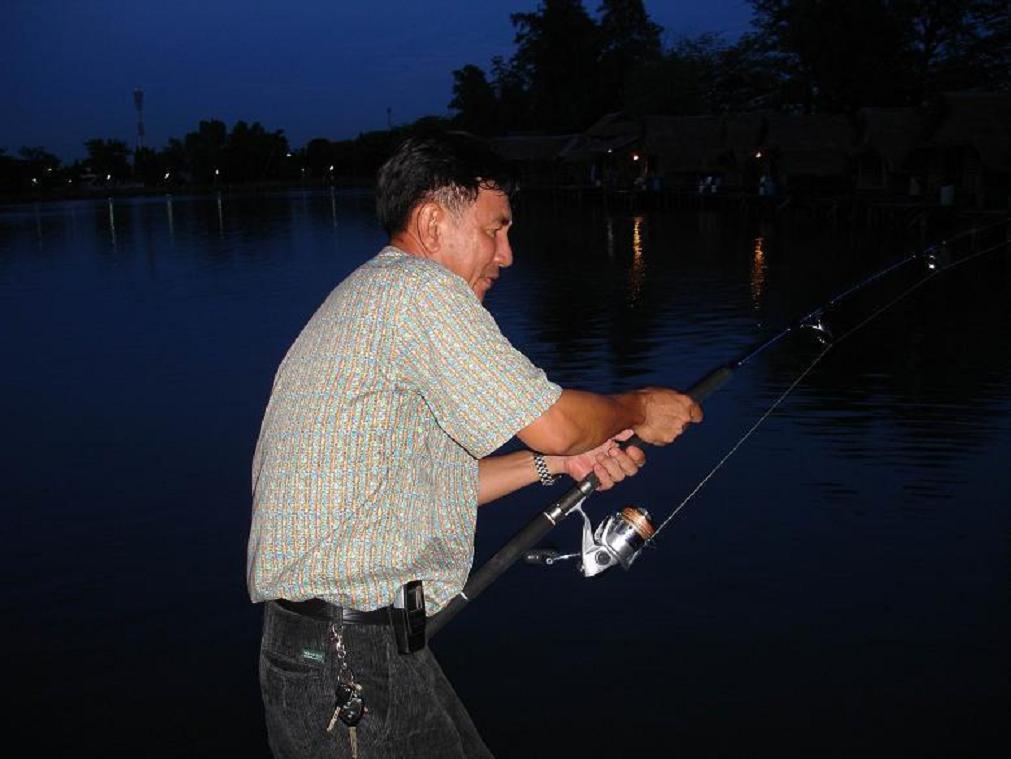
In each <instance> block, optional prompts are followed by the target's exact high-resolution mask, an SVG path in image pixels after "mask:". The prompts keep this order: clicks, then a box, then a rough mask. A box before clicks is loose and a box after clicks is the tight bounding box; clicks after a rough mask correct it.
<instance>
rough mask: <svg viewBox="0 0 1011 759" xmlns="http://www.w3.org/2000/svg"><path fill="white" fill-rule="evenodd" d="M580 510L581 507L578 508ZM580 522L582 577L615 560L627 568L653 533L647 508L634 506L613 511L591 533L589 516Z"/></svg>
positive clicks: (601, 569) (591, 575) (602, 568)
mask: <svg viewBox="0 0 1011 759" xmlns="http://www.w3.org/2000/svg"><path fill="white" fill-rule="evenodd" d="M580 513H582V509H580ZM583 519H584V520H586V521H585V523H584V525H583V552H582V554H583V556H582V558H583V564H582V567H581V568H580V569H581V571H582V573H583V576H584V577H593V576H594V575H597V574H600V573H601V572H603V571H604V570H605V569H609V568H610V567H612V566H614V565H615V564H620V565H621V567H622V569H625V570H627V569H629V567H631V566H632V562H634V561H635V559H636V557H637V556H638V555H639V552H640V551H641V550H642V549H643V546H645V545H646V542H647V541H648V540H649V539H650V538H651V537H653V532H654V530H653V525H652V524H651V523H650V521H649V512H648V511H646V509H640V508H638V507H637V506H626V507H625V508H623V509H622V510H621V511H619V512H618V513H617V514H612V515H611V516H609V517H608V518H607V519H605V520H604V521H603V522H601V523H600V524H599V525H597V529H596V530H595V531H594V532H593V533H592V535H591V534H590V520H589V519H587V517H586V515H585V514H583Z"/></svg>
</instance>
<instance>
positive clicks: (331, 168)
mask: <svg viewBox="0 0 1011 759" xmlns="http://www.w3.org/2000/svg"><path fill="white" fill-rule="evenodd" d="M330 171H333V164H332V163H331V164H330Z"/></svg>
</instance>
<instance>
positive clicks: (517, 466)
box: [477, 430, 646, 506]
mask: <svg viewBox="0 0 1011 759" xmlns="http://www.w3.org/2000/svg"><path fill="white" fill-rule="evenodd" d="M631 434H632V431H631V430H626V431H625V433H623V434H621V435H619V436H618V439H624V438H627V437H629V436H631ZM645 461H646V456H645V454H644V453H643V452H642V451H640V450H639V449H638V448H634V447H632V448H628V449H627V450H624V451H623V450H621V448H619V447H618V444H617V442H616V441H615V440H613V439H609V440H607V441H605V442H604V443H603V444H602V445H599V446H597V447H596V448H595V449H593V450H590V451H587V452H586V453H583V454H580V455H578V456H545V457H544V463H545V464H546V465H547V467H548V473H549V474H566V475H568V476H569V477H571V478H572V479H574V480H581V479H582V478H583V477H585V476H586V475H587V474H589V473H590V472H594V473H595V474H596V475H597V479H598V481H599V485H598V486H597V489H598V490H607V489H609V488H611V487H613V486H614V484H615V483H616V482H621V481H622V480H623V479H625V478H626V477H631V476H632V475H634V474H635V473H636V472H638V471H639V467H640V466H642V465H643V463H644V462H645ZM537 480H538V477H537V470H536V468H535V467H534V454H533V452H532V451H517V452H515V453H506V454H503V455H502V456H488V457H486V458H483V459H481V460H480V461H479V462H478V496H477V502H478V505H482V506H483V505H484V504H486V503H488V502H490V501H494V500H495V499H497V498H501V497H502V496H504V495H508V494H509V493H511V492H513V491H514V490H519V489H520V488H522V487H525V486H526V485H531V484H533V483H535V482H537Z"/></svg>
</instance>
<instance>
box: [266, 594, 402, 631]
mask: <svg viewBox="0 0 1011 759" xmlns="http://www.w3.org/2000/svg"><path fill="white" fill-rule="evenodd" d="M274 603H276V604H277V605H278V606H280V607H281V608H282V609H284V610H286V611H290V612H293V613H295V614H299V615H301V616H303V617H309V618H310V619H316V620H319V621H320V622H343V623H344V624H345V625H388V624H390V610H389V609H387V608H385V607H384V608H382V609H375V610H373V611H356V610H354V609H345V608H343V607H341V606H337V605H335V604H332V603H329V602H327V601H324V600H322V599H320V598H310V599H309V600H308V601H288V600H287V599H284V598H279V599H277V600H276V601H275V602H274Z"/></svg>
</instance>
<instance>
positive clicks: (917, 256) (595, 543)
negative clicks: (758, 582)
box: [427, 219, 1011, 637]
mask: <svg viewBox="0 0 1011 759" xmlns="http://www.w3.org/2000/svg"><path fill="white" fill-rule="evenodd" d="M1009 222H1011V219H1003V220H1001V221H1000V222H995V223H994V224H992V225H989V226H987V227H983V228H981V229H972V230H966V231H965V232H962V233H959V234H957V235H955V236H954V237H951V238H948V239H947V240H945V241H943V242H941V243H939V244H938V245H935V246H931V247H929V248H927V249H925V250H923V251H920V252H918V253H914V254H912V255H909V256H906V257H904V258H902V259H900V260H898V261H894V262H892V263H891V264H889V265H887V266H886V267H884V268H883V269H882V270H881V271H878V272H875V273H874V274H872V275H870V276H868V277H866V278H864V279H863V280H861V281H860V282H858V283H857V284H855V285H852V286H850V287H849V288H847V289H846V290H845V291H843V292H841V293H839V294H837V295H836V296H835V297H833V298H832V299H830V300H829V301H827V302H826V303H825V304H824V305H822V306H820V307H819V308H816V309H815V310H814V311H811V312H810V313H809V314H807V315H806V316H804V317H802V318H801V319H798V320H796V321H794V322H792V323H791V324H790V325H789V326H787V327H786V328H784V329H783V330H781V331H780V332H778V333H776V334H775V335H773V336H772V337H770V338H768V339H766V340H765V341H764V342H763V343H761V345H758V346H757V347H754V348H751V349H749V350H748V351H747V352H745V353H744V354H743V355H741V356H739V357H737V358H735V359H733V360H731V361H730V362H728V363H726V364H723V365H721V366H718V367H716V368H715V369H713V370H712V371H710V372H709V373H708V374H706V375H705V376H704V377H703V378H702V379H700V380H699V381H698V382H696V383H695V384H694V385H692V386H691V387H690V388H689V389H688V390H687V391H685V392H686V394H687V395H688V396H690V397H691V398H692V399H693V400H695V401H696V402H698V403H701V402H702V401H704V400H705V399H706V398H708V397H709V396H710V395H712V394H713V393H714V392H716V391H717V390H718V389H719V388H721V387H722V386H723V385H724V384H726V382H728V381H729V380H730V379H731V377H732V376H733V375H734V372H735V371H736V370H737V369H739V368H740V367H741V366H742V365H744V364H745V363H746V362H748V361H750V360H751V359H753V358H754V357H755V356H757V355H758V354H759V353H761V352H762V351H764V350H766V349H767V348H769V347H770V346H772V345H774V344H776V343H777V342H779V341H780V340H781V339H783V338H784V337H785V336H786V335H787V334H789V333H791V332H794V331H798V330H803V329H809V330H811V331H812V332H814V334H815V336H816V337H817V338H818V340H819V341H820V342H821V346H822V347H821V350H820V351H819V353H818V355H817V356H815V357H814V359H813V360H812V361H811V362H810V363H809V364H808V365H807V366H806V367H805V368H804V370H803V371H802V372H801V373H800V374H799V375H798V376H797V378H796V379H794V380H793V382H792V383H791V384H790V386H789V387H787V388H786V390H784V391H783V392H782V393H781V394H780V395H779V397H778V398H776V400H775V401H774V402H773V403H772V404H771V405H770V406H769V408H767V409H766V410H765V411H764V412H763V413H762V415H761V416H760V417H759V418H758V420H757V421H756V422H755V423H754V424H752V425H751V427H750V428H749V429H748V430H747V431H746V432H745V433H744V434H743V435H742V436H741V437H740V439H738V440H737V442H736V443H734V445H733V446H732V447H731V448H730V449H729V450H728V451H727V453H726V454H724V455H723V457H722V458H721V459H720V461H719V462H718V463H717V464H716V466H714V467H713V468H712V470H710V472H709V473H708V474H707V475H706V476H705V477H703V478H702V480H701V481H700V482H699V483H698V484H697V485H696V486H695V487H694V488H693V489H692V491H691V492H690V493H689V494H688V495H687V496H686V497H685V499H684V500H683V501H681V503H680V504H678V506H677V507H676V508H675V509H674V510H673V511H672V512H671V513H670V514H669V515H668V516H667V518H666V519H665V520H664V521H663V522H662V523H661V525H660V527H659V528H658V529H656V530H652V529H650V522H649V514H648V512H646V511H645V510H643V509H638V508H635V507H627V508H625V509H623V510H622V511H621V512H619V513H617V514H612V515H611V516H609V517H608V518H607V519H605V520H604V521H603V522H601V523H600V524H599V525H598V526H597V528H596V529H594V528H593V526H592V524H591V523H590V519H589V517H588V516H587V515H586V513H585V512H584V511H583V509H582V508H581V506H582V504H583V502H584V501H585V500H586V499H587V498H588V497H589V496H590V495H592V494H593V493H594V491H596V489H597V485H598V484H599V482H598V480H597V476H596V475H595V474H593V473H590V474H588V475H587V476H586V477H584V478H583V479H582V480H580V481H579V482H578V483H577V484H576V485H575V486H573V487H572V488H570V489H569V490H568V491H566V492H565V493H564V494H563V495H562V496H561V497H560V498H558V499H557V500H556V501H554V503H552V504H551V505H550V506H549V507H548V508H547V509H545V510H544V511H542V512H540V513H539V514H537V515H536V516H534V517H533V519H531V520H530V521H529V522H527V523H526V524H525V525H524V526H523V527H522V528H521V529H520V530H519V532H517V533H516V534H515V535H514V536H513V537H512V538H511V539H510V540H509V541H507V542H506V543H505V545H503V546H502V547H501V548H500V549H499V550H498V551H496V552H495V554H494V555H493V556H492V557H491V558H490V559H488V560H487V561H486V562H485V563H484V564H483V565H482V566H481V567H480V568H478V569H477V570H475V571H474V572H473V573H472V574H471V575H470V577H469V578H468V580H467V583H466V585H464V587H463V590H461V591H460V592H459V593H457V595H456V596H454V597H453V598H452V599H450V600H449V601H448V602H447V603H446V605H445V606H444V607H443V609H442V610H441V611H440V612H439V613H438V614H436V615H434V616H433V617H431V618H430V619H429V622H428V631H427V635H428V636H429V637H431V636H432V635H435V634H436V633H437V632H438V631H439V630H441V629H442V628H443V627H444V626H445V625H446V624H447V623H448V622H449V621H450V620H452V619H453V618H455V617H456V615H457V614H458V613H459V612H460V611H461V610H462V609H464V608H465V607H466V606H467V605H469V604H470V603H471V601H473V600H474V599H475V598H477V597H478V596H479V595H480V594H481V593H483V592H484V590H485V589H486V588H487V587H488V586H489V585H491V584H492V583H493V582H495V581H496V580H497V579H498V578H499V577H500V576H501V575H502V573H503V572H505V571H506V570H507V569H508V568H509V567H510V566H512V565H513V564H514V563H515V562H516V561H518V560H519V559H520V558H521V557H523V558H524V559H525V560H526V561H527V562H529V563H535V564H543V565H549V564H553V563H554V562H555V561H561V560H563V559H569V558H574V557H579V558H580V559H581V561H580V571H581V573H582V574H583V576H584V577H593V576H595V575H597V574H600V573H601V572H603V571H605V570H607V569H608V568H609V567H612V566H621V567H623V568H624V569H626V570H627V569H629V568H630V567H631V565H632V562H634V561H635V559H636V557H637V556H638V555H639V553H640V551H641V549H642V548H645V547H646V546H647V545H649V544H650V543H651V542H652V541H653V540H654V539H655V538H656V536H657V535H658V534H659V533H660V531H661V530H663V529H664V528H665V527H666V526H667V525H668V524H669V523H670V522H671V520H672V519H673V518H674V517H675V516H676V515H677V513H678V512H679V511H681V509H682V508H684V507H685V505H687V504H688V503H689V502H690V501H691V500H692V499H693V498H694V497H695V496H696V495H697V494H698V493H699V491H701V490H702V488H703V487H704V486H705V484H706V483H707V482H708V481H709V480H710V479H712V477H713V476H714V475H715V474H716V473H717V472H718V471H719V470H720V469H721V468H722V467H723V466H724V465H725V464H726V463H727V461H728V460H729V459H730V458H731V457H732V456H733V455H734V453H736V452H737V450H738V449H739V448H740V447H741V446H742V445H743V444H744V443H745V441H747V440H748V439H749V438H750V437H751V435H752V434H754V432H755V431H756V430H757V429H758V428H759V427H760V426H761V425H762V424H763V423H764V422H765V420H766V419H768V418H769V417H770V416H771V415H772V414H773V413H775V411H776V409H777V408H779V407H780V406H781V404H782V403H783V402H784V401H785V400H786V398H788V397H789V395H790V394H791V393H792V392H793V391H794V390H795V389H796V387H797V386H798V385H799V384H800V383H801V382H802V381H803V380H804V379H805V378H806V377H807V376H808V375H809V374H810V373H811V372H812V371H813V370H814V368H815V366H817V365H818V363H819V362H820V361H821V360H822V359H823V358H824V357H825V355H826V354H827V353H828V352H829V351H830V350H831V349H832V348H833V347H835V345H837V344H838V343H839V342H841V341H842V340H845V339H846V338H848V337H850V336H851V335H853V334H854V333H855V332H857V331H858V330H860V329H862V328H863V327H864V326H866V325H867V324H868V323H870V322H871V321H873V320H874V319H876V318H877V317H878V316H880V315H881V314H882V313H884V312H885V311H887V310H888V309H889V308H891V307H892V306H894V305H895V304H896V303H898V302H899V301H901V300H903V299H904V298H907V297H909V295H910V294H912V293H913V292H915V291H916V290H917V289H919V288H920V287H922V286H923V285H925V284H926V283H927V282H929V281H930V280H931V279H933V278H934V277H935V276H936V275H937V274H940V273H941V272H942V271H945V270H947V269H950V268H954V267H955V266H961V265H962V264H964V263H967V262H969V261H971V260H973V259H975V258H978V257H979V256H982V255H985V254H987V253H990V252H992V251H994V250H997V249H999V248H1002V247H1004V246H1005V245H1007V242H1006V241H1002V242H1000V243H998V244H996V245H993V246H991V247H989V248H986V249H984V250H980V251H976V252H974V253H972V254H970V255H967V256H965V257H964V258H962V259H961V260H959V261H957V262H955V263H951V262H950V260H949V258H950V257H949V246H950V244H951V243H952V242H955V241H956V240H960V239H962V238H963V237H966V236H969V235H973V236H976V235H979V234H980V233H982V232H984V231H986V230H988V229H991V228H994V227H997V226H1000V225H1005V224H1008V223H1009ZM1009 232H1011V227H1009ZM972 247H973V248H975V238H974V240H973V243H972ZM915 260H920V261H923V262H924V263H925V265H926V267H927V269H928V271H929V274H927V275H926V276H924V277H922V278H920V279H919V280H918V281H917V282H916V283H914V284H913V285H912V286H910V287H907V288H906V289H905V290H904V291H902V292H901V293H900V294H899V295H898V296H896V297H895V298H893V299H892V300H890V301H889V302H887V303H885V304H884V305H883V306H881V307H880V308H878V309H876V310H875V311H873V312H872V313H871V314H870V315H868V316H867V317H865V318H864V319H862V320H861V321H860V322H858V323H857V324H856V325H855V326H854V327H852V328H851V329H849V330H848V331H846V332H845V333H843V334H842V335H841V336H839V337H838V338H835V337H833V335H832V333H831V331H830V329H829V328H828V327H827V326H826V324H825V322H824V316H825V312H826V310H827V309H829V308H832V307H834V306H836V305H838V304H839V303H840V302H841V301H843V300H845V299H847V298H848V297H849V296H851V295H852V294H853V293H855V292H857V291H858V290H861V289H863V288H864V287H866V286H867V285H869V284H870V283H871V282H874V281H876V280H878V279H880V278H882V277H883V276H885V275H886V274H888V273H890V272H893V271H895V270H896V269H898V268H900V267H902V266H904V265H905V264H908V263H910V262H912V261H915ZM627 445H637V446H643V445H645V443H643V442H642V441H641V440H640V439H639V438H638V436H635V435H633V436H632V437H631V438H630V439H628V440H626V441H624V443H622V446H623V447H624V446H627ZM572 512H577V513H579V514H580V515H581V516H582V518H583V537H582V549H581V551H580V552H579V553H576V554H567V555H565V556H562V555H560V554H559V552H557V551H555V550H553V549H542V550H531V549H533V547H534V546H536V545H537V544H538V543H539V542H540V541H541V539H543V538H544V536H545V535H547V534H548V532H550V531H551V530H552V529H554V527H555V526H556V525H557V524H558V523H559V522H561V521H562V520H563V519H565V518H566V517H567V516H568V515H570V514H571V513H572Z"/></svg>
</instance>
